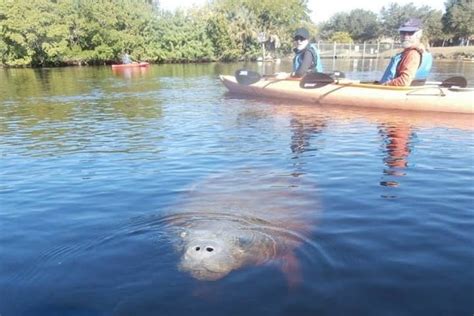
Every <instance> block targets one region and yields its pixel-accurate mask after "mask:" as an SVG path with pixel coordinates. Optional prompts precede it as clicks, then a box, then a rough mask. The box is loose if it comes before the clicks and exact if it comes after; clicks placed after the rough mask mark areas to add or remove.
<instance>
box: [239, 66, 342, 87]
mask: <svg viewBox="0 0 474 316" xmlns="http://www.w3.org/2000/svg"><path fill="white" fill-rule="evenodd" d="M275 77H276V76H275V75H264V76H261V75H260V74H259V73H258V72H255V71H252V70H247V69H239V70H237V71H236V72H235V79H236V80H237V82H238V83H240V84H243V85H251V84H253V83H256V82H258V81H259V80H261V79H262V78H275ZM345 77H346V76H345V74H344V73H343V72H342V71H334V72H333V73H332V74H331V75H328V74H324V73H321V72H316V73H313V72H310V73H308V74H306V75H305V76H304V77H302V78H301V81H300V82H301V83H300V86H301V87H302V88H306V89H310V88H313V87H312V86H313V85H318V87H320V86H322V85H326V84H329V83H333V82H334V80H335V79H340V78H345ZM293 79H294V80H298V79H299V78H293ZM315 88H317V87H315Z"/></svg>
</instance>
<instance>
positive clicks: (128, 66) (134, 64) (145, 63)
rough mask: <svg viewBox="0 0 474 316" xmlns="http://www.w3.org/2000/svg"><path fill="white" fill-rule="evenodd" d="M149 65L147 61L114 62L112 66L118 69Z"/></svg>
mask: <svg viewBox="0 0 474 316" xmlns="http://www.w3.org/2000/svg"><path fill="white" fill-rule="evenodd" d="M148 66H150V64H149V63H147V62H140V63H131V64H114V65H112V68H114V69H119V68H135V67H148Z"/></svg>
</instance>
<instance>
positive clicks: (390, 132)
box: [379, 123, 414, 187]
mask: <svg viewBox="0 0 474 316" xmlns="http://www.w3.org/2000/svg"><path fill="white" fill-rule="evenodd" d="M379 131H380V135H381V136H382V138H383V142H384V145H385V152H386V154H387V156H386V157H385V158H384V163H385V165H386V166H387V168H388V169H385V170H384V174H385V175H387V176H390V177H391V178H392V179H393V178H394V177H401V176H404V175H405V172H404V171H403V170H404V169H405V168H407V167H408V157H409V154H410V152H411V151H412V150H413V148H412V147H413V141H412V140H413V137H414V134H413V133H412V131H411V128H410V126H408V125H406V124H403V123H399V124H397V123H395V124H390V123H385V124H383V125H381V126H380V129H379ZM380 184H381V185H383V186H389V187H396V186H398V185H399V183H398V182H397V181H395V180H385V181H381V182H380Z"/></svg>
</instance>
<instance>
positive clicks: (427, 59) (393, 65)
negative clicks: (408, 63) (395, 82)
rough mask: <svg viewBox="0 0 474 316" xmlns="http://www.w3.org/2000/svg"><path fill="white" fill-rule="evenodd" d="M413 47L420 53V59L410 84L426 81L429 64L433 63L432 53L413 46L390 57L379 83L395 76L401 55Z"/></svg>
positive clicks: (429, 69)
mask: <svg viewBox="0 0 474 316" xmlns="http://www.w3.org/2000/svg"><path fill="white" fill-rule="evenodd" d="M413 49H414V50H416V51H417V52H418V53H420V55H421V61H420V65H419V66H418V70H417V71H416V74H415V78H414V79H413V82H412V85H416V84H424V82H425V81H426V78H428V75H429V74H430V71H431V66H432V65H433V55H431V53H430V52H427V51H423V50H421V49H419V48H415V47H413V48H409V49H406V50H404V51H403V52H401V53H398V54H396V55H395V56H393V57H392V59H391V60H390V63H389V64H388V66H387V69H386V70H385V72H384V74H383V76H382V79H381V80H380V83H385V82H387V81H390V80H392V79H394V78H395V77H397V75H398V70H399V69H398V65H399V64H400V61H401V60H402V57H403V55H404V54H406V53H408V52H409V51H410V50H413Z"/></svg>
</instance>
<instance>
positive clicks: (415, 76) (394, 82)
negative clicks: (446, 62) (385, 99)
mask: <svg viewBox="0 0 474 316" xmlns="http://www.w3.org/2000/svg"><path fill="white" fill-rule="evenodd" d="M422 28H423V26H422V22H421V20H419V19H409V20H408V21H407V22H405V23H403V24H402V26H401V27H400V28H399V29H398V30H399V32H400V40H401V44H402V47H403V51H402V52H401V53H399V54H397V55H395V56H394V57H393V58H392V60H391V61H390V63H389V65H388V66H387V69H386V70H385V73H384V75H383V77H382V79H381V80H380V83H381V84H383V85H387V86H410V85H415V84H418V85H420V84H423V83H424V82H425V81H426V78H427V77H428V74H429V72H430V70H431V65H432V64H433V57H432V56H431V53H429V52H428V51H427V50H426V48H425V46H424V45H423V44H422V43H421V37H422V35H423V30H422ZM414 83H415V84H414Z"/></svg>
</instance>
